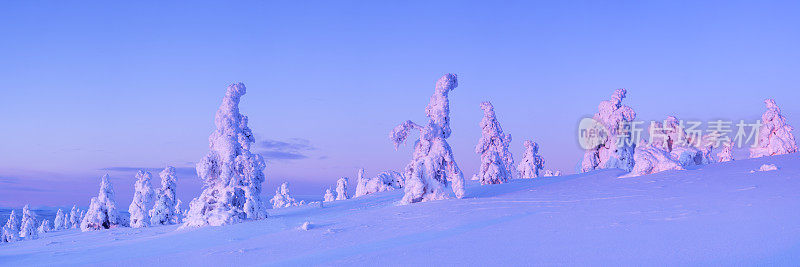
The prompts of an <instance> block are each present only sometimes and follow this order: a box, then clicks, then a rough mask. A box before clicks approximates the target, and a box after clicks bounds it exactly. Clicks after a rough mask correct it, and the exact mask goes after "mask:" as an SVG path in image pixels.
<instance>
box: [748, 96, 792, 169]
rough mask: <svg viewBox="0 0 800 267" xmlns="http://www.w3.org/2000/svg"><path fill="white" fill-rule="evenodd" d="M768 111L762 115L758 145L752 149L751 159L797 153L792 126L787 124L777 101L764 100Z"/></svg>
mask: <svg viewBox="0 0 800 267" xmlns="http://www.w3.org/2000/svg"><path fill="white" fill-rule="evenodd" d="M764 104H766V106H767V111H765V112H764V114H763V115H761V128H759V130H758V144H756V147H753V148H750V158H758V157H763V156H774V155H783V154H788V153H794V152H797V151H798V149H797V143H796V142H795V140H794V135H793V134H792V130H793V129H794V128H792V126H790V125H789V124H787V123H786V118H785V117H783V114H781V109H780V108H779V107H778V104H775V100H773V99H767V100H764Z"/></svg>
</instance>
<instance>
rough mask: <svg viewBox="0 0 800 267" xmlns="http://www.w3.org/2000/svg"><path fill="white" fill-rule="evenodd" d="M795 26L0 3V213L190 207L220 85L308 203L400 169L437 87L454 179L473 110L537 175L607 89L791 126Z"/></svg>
mask: <svg viewBox="0 0 800 267" xmlns="http://www.w3.org/2000/svg"><path fill="white" fill-rule="evenodd" d="M798 11H800V3H797V2H790V1H787V2H771V1H708V2H706V1H604V2H601V1H520V2H515V1H507V2H502V3H487V2H484V3H479V2H470V1H380V2H376V1H304V2H302V3H298V2H297V1H276V2H272V1H237V2H236V3H223V2H222V1H220V2H191V3H189V2H185V3H183V2H137V3H104V2H96V3H87V2H67V1H19V2H4V3H2V4H0V35H1V36H3V39H2V41H1V42H0V62H1V63H0V81H2V84H0V99H1V100H2V105H0V122H2V124H3V125H4V126H3V128H2V129H3V130H2V131H0V140H3V141H2V143H1V144H0V206H21V205H22V204H24V203H31V204H34V205H71V204H73V203H77V204H79V205H86V203H88V200H89V197H90V196H91V195H94V194H96V190H97V183H98V182H99V177H100V175H102V174H103V173H105V172H109V173H110V174H111V176H112V182H115V183H116V184H115V186H116V188H117V192H118V194H119V199H118V202H119V203H120V205H121V206H127V204H128V203H129V199H130V195H131V191H132V188H133V186H132V184H133V173H134V170H136V169H138V168H151V169H153V170H154V171H155V170H157V169H158V168H163V167H164V166H166V165H168V164H169V165H174V166H176V167H178V168H179V175H180V176H181V177H182V178H183V179H181V180H180V181H179V186H180V187H181V188H180V189H179V190H180V192H179V197H180V198H182V199H183V201H184V202H185V203H188V201H189V200H190V199H191V198H192V197H194V196H195V195H196V194H197V193H198V192H199V191H200V182H199V181H197V180H195V179H193V178H192V177H191V175H192V166H193V164H194V162H195V161H197V160H198V159H200V158H201V157H202V156H203V154H204V153H205V152H206V151H207V148H208V140H207V138H208V135H209V134H210V132H211V131H212V130H213V126H214V124H213V116H214V112H215V110H216V108H217V107H218V105H219V103H220V101H221V98H222V96H223V95H224V90H225V87H226V85H227V84H230V83H232V82H238V81H241V82H244V83H245V84H246V85H247V87H248V93H247V95H246V96H245V97H244V99H243V101H242V104H241V109H242V112H243V113H245V114H246V115H248V116H249V118H250V125H251V128H252V129H253V131H254V132H255V133H256V135H257V139H258V143H259V145H258V146H257V151H260V152H262V153H263V154H264V155H265V156H266V157H267V158H269V163H268V167H267V172H266V173H267V179H268V182H267V184H266V185H265V191H267V193H266V194H270V195H271V194H272V192H273V191H274V188H275V187H276V186H277V184H279V183H280V182H283V181H289V182H290V185H291V187H292V189H293V190H294V191H295V192H296V193H298V194H311V195H320V196H321V195H322V193H323V192H324V188H325V187H327V186H328V185H334V184H335V180H336V179H337V178H338V177H341V176H349V177H353V176H355V173H356V169H357V168H359V167H364V168H366V170H367V174H368V175H375V174H377V173H378V172H380V171H383V170H389V169H394V170H399V169H401V168H402V167H403V166H404V165H405V164H406V163H407V161H408V160H409V158H410V150H409V148H408V147H401V149H399V151H395V150H394V148H393V146H392V144H391V142H390V141H389V140H388V133H389V131H390V130H391V129H392V128H393V127H394V126H395V125H396V124H398V123H400V122H402V121H404V120H408V119H411V120H414V121H416V122H422V121H424V120H425V114H424V108H425V105H426V104H427V102H428V98H429V97H430V95H431V93H432V91H433V85H434V83H435V81H436V79H437V78H438V77H440V76H441V75H442V74H444V73H447V72H452V73H456V74H458V75H459V80H460V83H459V84H460V86H459V87H458V88H457V89H456V90H455V91H453V92H452V94H451V109H452V129H453V136H452V137H451V138H450V140H449V142H450V143H451V145H452V146H453V149H454V151H455V155H456V160H457V161H458V162H459V164H460V165H461V167H462V169H463V171H464V172H465V174H466V175H467V176H471V174H472V173H474V172H475V170H476V168H477V164H478V163H479V158H478V156H477V155H475V154H474V153H473V146H474V144H475V142H476V141H477V139H478V138H479V135H480V129H479V128H478V123H479V121H480V119H481V116H482V112H481V110H480V109H479V103H480V102H481V101H485V100H490V101H492V102H493V104H494V106H495V109H496V111H497V114H498V116H499V120H500V123H501V124H502V126H503V127H504V129H505V130H506V131H507V132H509V133H511V134H512V135H513V137H514V141H513V143H512V149H513V150H512V152H514V153H515V156H516V158H517V159H519V157H520V156H521V155H522V142H523V140H525V139H533V140H535V141H537V142H539V144H540V147H541V149H540V152H541V153H542V155H543V156H544V157H545V159H546V161H547V167H548V168H553V169H561V170H564V171H566V172H568V173H572V172H574V169H575V164H576V163H577V162H578V161H579V160H580V157H581V155H582V151H581V150H580V148H579V147H578V144H577V141H576V138H575V136H576V133H575V132H576V128H577V122H578V120H579V119H580V118H581V117H582V116H586V115H590V114H592V113H594V112H596V109H597V104H598V103H599V102H600V101H601V100H604V99H607V98H608V96H609V95H610V94H611V92H612V91H613V89H615V88H620V87H624V88H627V89H628V99H626V103H627V104H628V105H630V106H632V107H633V108H634V109H635V110H636V111H637V113H638V114H639V118H641V119H646V120H649V119H663V118H664V117H665V116H667V115H675V116H677V117H678V118H681V119H693V120H712V119H731V120H738V119H746V120H755V119H756V118H758V117H759V116H760V114H761V113H762V112H763V110H764V107H763V103H762V100H763V99H764V98H767V97H772V98H775V99H776V100H777V101H778V104H779V105H781V107H782V109H783V112H784V114H785V115H786V116H787V117H788V119H789V121H790V123H793V124H795V125H797V124H800V121H798V120H800V110H799V109H800V107H797V106H796V105H794V103H793V101H794V100H796V99H798V96H799V95H800V93H798V91H800V90H798V84H800V75H798V71H800V49H798V47H800V28H798V27H797V26H798V25H800V19H799V18H798V16H796V14H798Z"/></svg>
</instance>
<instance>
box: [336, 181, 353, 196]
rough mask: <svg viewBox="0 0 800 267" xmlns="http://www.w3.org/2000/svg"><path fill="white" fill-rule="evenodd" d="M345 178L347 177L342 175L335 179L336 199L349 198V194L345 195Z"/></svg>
mask: <svg viewBox="0 0 800 267" xmlns="http://www.w3.org/2000/svg"><path fill="white" fill-rule="evenodd" d="M347 180H348V179H347V177H342V178H339V180H337V181H336V200H345V199H348V198H350V196H348V195H347Z"/></svg>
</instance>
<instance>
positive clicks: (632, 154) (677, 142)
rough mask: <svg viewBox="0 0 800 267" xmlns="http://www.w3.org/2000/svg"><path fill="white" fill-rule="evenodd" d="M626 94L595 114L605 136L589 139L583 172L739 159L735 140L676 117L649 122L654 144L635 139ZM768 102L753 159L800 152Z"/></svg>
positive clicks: (647, 170)
mask: <svg viewBox="0 0 800 267" xmlns="http://www.w3.org/2000/svg"><path fill="white" fill-rule="evenodd" d="M626 93H627V91H625V90H624V89H617V90H616V91H615V92H614V94H612V97H611V99H610V100H606V101H603V102H601V103H600V106H599V112H598V113H597V114H595V115H594V117H593V120H594V121H595V122H596V125H595V127H598V128H599V132H602V133H604V134H600V135H595V136H592V138H596V139H595V140H591V142H589V143H591V144H593V145H596V146H593V147H591V148H589V149H587V151H586V153H585V154H584V158H583V161H582V164H581V171H583V172H586V171H591V170H595V169H600V168H620V169H623V170H627V171H629V173H628V174H626V175H624V177H632V176H639V175H645V174H652V173H657V172H661V171H667V170H683V169H685V168H686V167H689V166H695V165H703V164H709V163H712V162H727V161H732V160H734V158H733V148H734V144H735V142H734V141H733V140H727V141H725V142H721V140H719V138H720V137H721V134H720V133H718V132H710V133H708V134H706V135H702V134H694V135H692V134H688V133H687V131H686V129H685V128H684V126H683V125H682V123H681V122H680V121H679V120H678V119H677V118H676V117H674V116H669V117H667V119H666V120H664V121H663V122H653V123H651V124H650V126H649V128H648V133H649V135H650V141H649V142H648V141H644V140H641V141H639V142H638V143H637V142H633V141H634V140H632V139H631V138H632V137H633V136H634V135H633V134H631V132H630V128H629V127H626V125H625V124H626V123H630V122H632V121H633V120H634V119H635V118H636V113H635V112H634V111H633V109H632V108H630V107H628V106H625V105H622V99H624V98H625V95H626ZM764 103H765V104H766V107H767V111H766V112H765V113H764V114H763V115H762V117H761V128H760V129H759V132H758V137H757V139H758V140H757V144H756V146H755V147H753V148H751V149H750V157H751V158H755V157H762V156H772V155H781V154H787V153H793V152H797V151H798V147H797V144H796V142H795V139H794V136H793V135H792V133H791V131H792V129H793V128H792V127H791V126H790V125H788V124H787V123H786V118H785V117H783V115H782V114H781V111H780V108H779V107H778V106H777V104H775V101H774V100H772V99H767V100H765V101H764ZM720 143H721V147H720V151H719V152H717V153H716V157H717V159H715V158H714V155H715V154H714V153H713V150H714V148H715V145H717V144H720ZM526 146H527V144H526ZM526 154H527V152H526ZM525 161H526V159H523V162H525ZM530 169H531V168H527V167H523V166H522V165H521V166H520V167H518V170H520V172H521V173H522V175H523V176H525V173H533V171H531V170H530Z"/></svg>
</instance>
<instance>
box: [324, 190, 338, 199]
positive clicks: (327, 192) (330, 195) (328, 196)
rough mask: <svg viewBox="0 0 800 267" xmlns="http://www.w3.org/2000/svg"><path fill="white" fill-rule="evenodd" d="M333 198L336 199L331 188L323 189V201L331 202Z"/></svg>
mask: <svg viewBox="0 0 800 267" xmlns="http://www.w3.org/2000/svg"><path fill="white" fill-rule="evenodd" d="M334 200H336V195H334V194H333V190H331V188H330V187H329V188H328V189H325V196H324V202H331V201H334Z"/></svg>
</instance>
